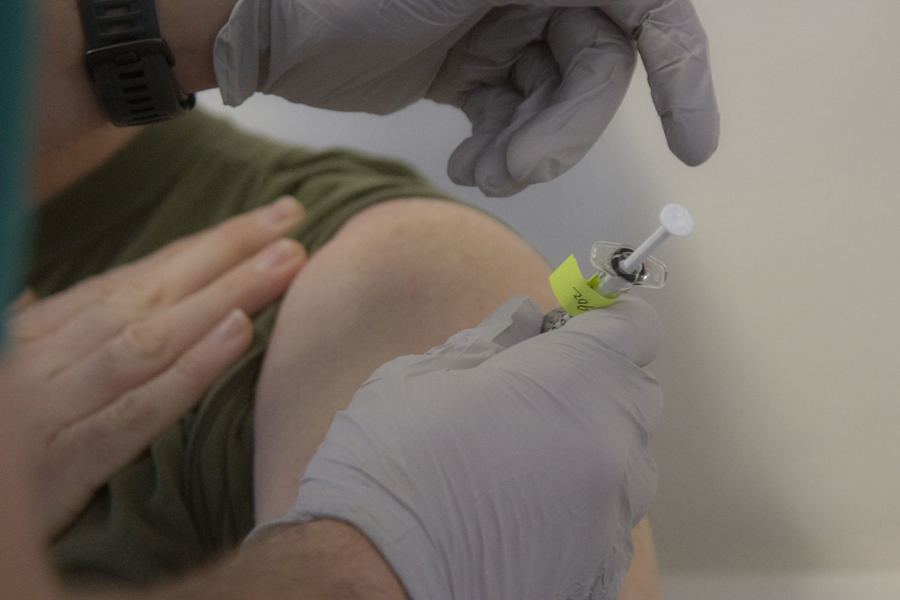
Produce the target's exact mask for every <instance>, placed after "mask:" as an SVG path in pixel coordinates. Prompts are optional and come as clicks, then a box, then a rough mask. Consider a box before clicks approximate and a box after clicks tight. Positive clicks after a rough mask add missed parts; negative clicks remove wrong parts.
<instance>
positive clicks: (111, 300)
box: [7, 199, 306, 537]
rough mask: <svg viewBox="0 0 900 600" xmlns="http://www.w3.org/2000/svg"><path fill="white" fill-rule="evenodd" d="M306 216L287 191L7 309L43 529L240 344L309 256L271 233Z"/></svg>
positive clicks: (52, 528)
mask: <svg viewBox="0 0 900 600" xmlns="http://www.w3.org/2000/svg"><path fill="white" fill-rule="evenodd" d="M302 216H303V209H302V206H301V205H300V204H299V203H298V202H297V201H295V200H293V199H290V200H286V201H284V202H281V203H277V204H276V205H272V206H270V207H267V208H263V209H260V210H257V211H254V212H251V213H248V214H245V215H242V216H238V217H234V218H232V219H230V220H229V221H226V222H225V223H223V224H222V225H219V226H218V227H216V228H214V229H211V230H209V231H207V232H203V233H200V234H197V235H194V236H191V237H189V238H186V239H184V240H180V241H178V242H175V243H173V244H170V245H169V246H167V247H166V248H163V249H162V250H160V251H158V252H156V253H155V254H152V255H150V256H148V257H147V258H145V259H142V260H140V261H138V262H136V263H133V264H129V265H125V266H122V267H119V268H117V269H114V270H112V271H110V272H108V273H105V274H103V275H98V276H96V277H93V278H90V279H87V280H85V281H84V282H82V283H80V284H78V285H76V286H74V287H72V288H71V289H68V290H65V291H63V292H60V293H58V294H55V295H53V296H50V297H48V298H45V299H42V300H36V299H33V298H32V299H31V300H30V301H28V300H25V301H21V302H20V303H19V306H15V307H13V309H12V312H13V315H12V318H11V323H10V329H11V332H12V338H13V349H14V352H12V353H11V356H10V357H8V359H7V360H8V361H9V362H10V365H9V372H10V373H11V375H12V377H11V381H12V382H14V383H15V384H16V386H17V387H18V388H20V389H19V391H18V393H19V394H21V397H26V398H29V403H28V407H27V409H28V410H27V413H26V415H25V417H26V419H25V420H26V421H27V422H26V423H25V425H24V427H25V428H26V430H27V436H26V438H27V440H28V442H29V444H30V445H29V448H28V449H29V450H30V452H31V459H32V472H33V475H34V479H35V482H36V485H35V487H36V491H37V494H36V500H37V501H36V506H35V508H36V512H37V513H38V516H39V518H40V521H41V523H40V525H41V527H42V530H43V533H44V534H45V536H46V537H52V536H53V535H54V534H56V533H57V532H59V531H60V530H61V529H63V528H64V527H65V526H66V525H67V524H68V523H69V522H70V520H71V519H72V518H73V517H74V516H75V515H77V514H78V512H79V511H80V510H81V509H82V508H83V506H84V504H85V503H86V502H87V501H88V500H89V499H90V498H91V495H92V494H93V493H94V491H95V490H96V489H97V488H99V487H100V486H101V485H103V483H105V482H106V481H107V480H108V478H109V477H110V476H111V475H112V474H113V473H115V472H116V471H117V470H118V469H119V468H121V467H122V466H124V465H125V464H127V463H128V462H129V461H130V460H131V459H133V458H134V457H135V456H136V455H138V454H139V453H140V452H141V451H143V450H144V448H146V447H147V445H148V444H149V443H150V441H151V440H152V439H153V437H154V436H155V435H156V434H157V433H159V432H160V431H162V430H163V429H165V428H166V427H168V426H169V425H170V424H172V423H173V422H175V421H176V420H177V419H178V418H180V417H181V416H182V415H183V414H184V413H185V412H186V411H187V410H188V409H190V408H191V407H192V406H193V405H194V404H195V403H196V402H197V401H198V400H200V398H201V397H202V396H203V393H204V392H205V391H206V388H207V387H208V386H209V385H210V384H211V383H212V381H213V380H214V379H215V378H216V377H217V376H218V375H219V374H221V373H222V372H223V371H224V370H225V369H227V368H228V367H229V366H230V365H231V364H232V363H233V362H234V361H235V360H237V358H238V357H240V355H241V353H243V352H244V350H246V349H247V347H248V346H249V345H250V342H251V340H252V339H253V329H252V325H251V323H250V321H249V319H248V318H247V314H253V313H255V312H257V311H258V310H260V309H261V308H263V307H264V306H266V305H267V304H269V303H270V302H272V301H273V300H275V299H276V298H278V296H280V295H281V294H282V293H283V292H284V290H285V289H287V286H288V285H290V283H291V282H292V281H293V279H294V276H295V275H296V274H297V272H298V271H299V270H300V268H301V267H302V265H303V264H304V262H305V256H306V254H305V252H304V251H303V248H302V247H301V246H300V245H299V244H298V243H297V242H295V241H293V240H280V241H275V240H277V239H278V238H279V237H280V236H282V235H284V234H286V233H287V232H289V231H290V230H291V229H292V228H293V227H294V226H296V225H297V223H298V222H299V221H300V220H301V218H302Z"/></svg>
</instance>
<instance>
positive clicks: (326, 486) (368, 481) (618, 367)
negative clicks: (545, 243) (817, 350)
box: [283, 296, 662, 600]
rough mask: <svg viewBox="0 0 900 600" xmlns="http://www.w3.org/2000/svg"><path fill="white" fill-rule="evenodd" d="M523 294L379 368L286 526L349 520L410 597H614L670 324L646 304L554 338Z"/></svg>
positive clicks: (646, 486) (625, 301)
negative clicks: (651, 366) (655, 370)
mask: <svg viewBox="0 0 900 600" xmlns="http://www.w3.org/2000/svg"><path fill="white" fill-rule="evenodd" d="M541 320H542V314H541V311H540V309H539V308H538V307H537V305H536V303H534V302H533V301H532V300H531V299H529V298H525V297H521V296H519V297H516V298H513V299H512V300H510V301H509V302H507V303H506V304H505V305H504V306H502V307H501V308H500V309H498V310H497V311H496V312H495V313H494V314H493V315H491V316H490V317H489V318H488V319H486V320H485V321H484V322H483V323H482V324H481V325H479V326H478V327H477V328H475V329H469V330H466V331H463V332H461V333H459V334H457V335H455V336H453V337H452V338H450V340H448V341H447V343H446V344H444V345H442V346H439V347H437V348H434V349H432V350H430V351H429V352H428V353H426V354H425V355H423V356H405V357H401V358H398V359H396V360H394V361H392V362H389V363H387V364H385V365H384V366H382V367H381V368H379V369H378V370H377V371H376V372H375V373H374V374H373V375H372V377H371V378H370V379H369V380H368V381H367V382H366V383H365V384H363V386H362V387H361V388H360V390H359V391H358V392H357V393H356V395H355V396H354V399H353V401H352V402H351V404H350V406H349V407H348V409H347V410H346V411H342V412H340V413H338V415H337V416H336V418H335V420H334V423H333V424H332V426H331V428H330V430H329V431H328V434H327V436H326V438H325V441H324V443H323V444H322V445H321V446H320V447H319V449H318V451H317V453H316V454H315V456H314V457H313V459H312V461H311V463H310V465H309V467H308V468H307V470H306V472H305V473H304V476H303V478H302V480H301V482H300V488H299V494H298V496H297V501H296V504H295V506H294V507H293V508H292V509H291V511H290V512H289V513H288V515H287V516H286V517H285V518H284V519H283V521H306V520H311V519H317V518H334V519H339V520H343V521H346V522H348V523H350V524H352V525H354V526H355V527H357V528H358V529H360V530H361V531H362V532H363V533H364V534H365V535H366V536H367V537H368V538H369V539H371V540H372V542H373V543H374V544H375V545H376V546H377V547H378V549H379V551H380V552H381V553H382V554H383V555H384V556H385V558H386V559H387V561H388V562H389V563H390V564H391V566H392V567H393V569H394V571H395V572H396V573H397V575H398V577H399V578H400V579H401V581H402V582H403V584H404V586H405V587H406V590H407V592H408V594H409V596H410V597H411V598H413V599H414V600H415V599H420V598H437V599H442V600H443V599H450V598H466V599H468V600H478V599H482V598H484V599H487V598H518V599H520V600H531V599H534V600H546V598H587V597H591V598H597V599H600V598H609V599H612V598H615V597H616V595H617V593H618V591H619V587H620V586H621V583H622V579H623V577H624V575H625V573H626V571H627V570H628V566H629V563H630V560H631V557H632V552H633V547H632V541H631V530H632V528H633V527H634V526H635V525H637V523H638V522H639V521H640V520H641V518H642V517H643V516H644V514H645V512H646V510H647V507H648V505H649V503H650V499H651V497H652V495H653V493H654V491H655V488H656V468H655V463H654V461H653V459H652V457H651V456H650V452H649V449H648V446H647V444H648V438H649V435H650V431H651V430H652V429H653V427H654V426H655V424H656V422H657V420H658V418H659V416H660V412H661V409H662V397H661V393H660V390H659V387H658V385H657V383H656V381H655V379H654V378H653V377H652V376H651V375H649V374H648V373H647V372H646V371H644V370H643V369H642V367H643V366H644V365H646V364H647V363H649V362H650V361H651V360H652V359H653V357H654V356H655V354H656V351H657V346H658V344H659V341H660V336H661V325H660V322H659V318H658V316H657V315H656V313H655V312H654V311H653V310H652V309H651V308H650V307H649V306H648V305H647V304H646V303H644V302H642V301H641V300H639V299H637V298H634V297H623V298H622V299H621V300H620V301H619V302H618V303H617V304H615V305H614V306H612V307H609V308H605V309H602V310H596V311H592V312H590V313H587V314H584V315H580V316H578V317H576V318H575V319H572V320H571V321H570V322H569V323H568V324H567V325H566V326H565V327H563V328H561V329H559V330H556V331H551V332H548V333H545V334H540V335H538V333H539V332H540V327H541Z"/></svg>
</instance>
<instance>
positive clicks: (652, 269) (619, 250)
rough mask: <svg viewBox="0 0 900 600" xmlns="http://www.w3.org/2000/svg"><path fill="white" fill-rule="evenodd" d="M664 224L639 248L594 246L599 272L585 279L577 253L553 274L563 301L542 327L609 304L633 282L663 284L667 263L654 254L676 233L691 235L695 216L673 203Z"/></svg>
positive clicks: (553, 326)
mask: <svg viewBox="0 0 900 600" xmlns="http://www.w3.org/2000/svg"><path fill="white" fill-rule="evenodd" d="M659 221H660V226H659V228H658V229H657V230H656V231H654V232H653V234H652V235H651V236H650V237H648V238H647V239H646V240H644V243H642V244H641V245H640V246H638V247H637V249H633V248H631V247H630V246H625V245H622V244H615V243H611V242H597V243H596V244H594V245H593V247H591V264H593V265H594V267H595V268H596V269H597V272H596V273H595V274H594V276H593V277H591V278H590V279H587V280H585V279H584V277H583V276H582V275H581V271H580V270H579V269H578V263H577V262H576V261H575V257H574V256H570V257H569V258H568V259H567V260H566V261H565V262H564V263H563V264H562V265H561V266H560V267H559V268H558V269H557V270H556V271H554V272H553V275H551V276H550V285H551V286H552V287H553V291H554V293H555V294H556V297H557V299H559V303H560V305H561V307H560V308H556V309H554V310H551V311H550V312H548V313H547V314H546V315H544V323H543V327H542V329H541V331H549V330H551V329H558V328H560V327H562V326H563V325H565V324H566V322H567V321H568V320H569V319H571V318H572V317H573V316H575V315H578V314H581V313H583V312H588V311H591V310H594V309H596V308H603V307H604V306H609V305H610V304H612V303H613V302H615V301H616V298H618V297H619V295H620V294H624V293H625V292H627V291H628V290H630V289H631V288H632V287H633V286H636V285H639V286H643V287H648V288H661V287H662V286H663V285H665V283H666V277H667V271H666V265H664V264H663V263H662V262H660V261H659V260H657V259H656V258H653V257H652V256H650V253H651V252H653V251H654V250H656V249H657V248H658V247H659V246H660V244H662V243H663V242H664V241H666V240H667V239H668V238H669V237H670V236H672V235H678V236H682V235H687V234H689V233H690V232H691V230H692V229H693V227H694V219H693V217H691V213H689V212H688V210H687V209H686V208H684V207H683V206H681V205H679V204H669V205H667V206H666V207H664V208H663V209H662V212H661V213H660V215H659Z"/></svg>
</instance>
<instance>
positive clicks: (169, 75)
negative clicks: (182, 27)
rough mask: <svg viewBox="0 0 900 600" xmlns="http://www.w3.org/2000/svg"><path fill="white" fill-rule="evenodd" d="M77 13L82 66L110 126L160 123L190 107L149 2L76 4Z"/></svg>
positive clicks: (88, 1) (81, 0) (89, 0)
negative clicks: (81, 31)
mask: <svg viewBox="0 0 900 600" xmlns="http://www.w3.org/2000/svg"><path fill="white" fill-rule="evenodd" d="M78 8H79V10H80V12H81V25H82V28H83V29H84V37H85V40H86V42H87V52H86V53H85V55H84V62H85V64H86V65H87V68H88V72H89V73H90V76H91V78H92V79H93V80H94V83H95V85H96V87H97V92H98V93H99V95H100V100H101V102H102V104H103V107H104V108H105V109H106V112H107V114H108V115H109V119H110V121H112V122H113V124H114V125H118V126H119V127H125V126H128V125H144V124H146V123H155V122H156V121H165V120H167V119H171V118H173V117H178V116H180V115H183V114H184V113H185V112H187V111H188V110H190V109H191V108H193V107H194V104H195V102H196V99H195V98H194V95H193V94H188V93H186V92H185V91H184V90H183V89H182V87H181V86H180V85H179V83H178V81H176V79H175V74H174V73H173V71H172V67H173V66H175V58H174V57H173V56H172V52H171V50H169V46H168V44H166V42H165V40H163V39H162V38H161V37H160V32H159V23H158V21H157V19H156V6H155V5H154V4H153V0H78Z"/></svg>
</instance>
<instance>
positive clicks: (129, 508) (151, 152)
mask: <svg viewBox="0 0 900 600" xmlns="http://www.w3.org/2000/svg"><path fill="white" fill-rule="evenodd" d="M284 194H291V195H293V196H294V197H296V198H297V199H298V200H299V201H300V202H302V203H303V204H304V206H305V207H306V211H307V216H306V219H305V221H304V222H303V223H302V224H301V225H300V226H299V227H298V229H297V231H296V232H295V236H294V237H296V239H297V240H299V241H300V242H301V243H303V244H304V246H305V247H306V248H307V250H308V251H309V252H310V253H314V252H315V251H316V250H318V249H319V248H320V247H321V246H322V245H323V244H325V243H326V242H327V241H328V240H329V239H330V238H331V237H332V236H333V235H334V234H335V232H337V230H338V229H339V228H340V227H341V225H342V224H343V223H345V222H346V221H347V220H348V219H349V218H350V217H351V216H353V215H354V214H357V213H359V212H360V211H362V210H364V209H365V208H367V207H369V206H372V205H373V204H376V203H378V202H382V201H385V200H390V199H397V198H411V197H426V198H443V199H449V198H448V197H447V196H446V195H445V194H443V193H441V192H439V191H437V190H435V189H434V188H433V187H431V186H430V185H429V184H428V183H427V182H425V181H424V180H423V179H422V178H421V177H420V176H418V175H417V174H416V173H414V172H413V171H411V170H409V169H408V168H407V167H404V166H402V165H400V164H398V163H395V162H391V161H385V160H379V159H375V158H369V157H364V156H361V155H358V154H354V153H351V152H345V151H332V152H311V151H307V150H302V149H297V148H290V147H285V146H282V145H278V144H275V143H272V142H270V141H266V140H262V139H260V138H257V137H254V136H251V135H248V134H246V133H243V132H240V131H238V130H237V129H235V128H234V127H232V126H231V125H229V124H228V123H226V122H224V121H221V120H217V119H214V118H212V117H210V116H208V115H205V114H203V113H201V112H199V111H195V112H193V113H192V114H191V115H190V116H188V117H185V118H182V119H178V120H175V121H171V122H168V123H164V124H160V125H154V126H151V127H148V128H146V129H145V130H144V131H143V132H141V133H140V134H139V135H138V136H137V137H136V138H135V139H134V140H133V141H132V142H131V143H130V144H129V145H128V146H127V147H125V148H124V149H122V150H121V151H120V152H118V153H117V154H116V155H114V156H113V157H112V158H111V159H110V160H108V161H107V162H106V163H105V164H104V165H103V166H102V167H100V168H99V169H97V170H96V171H94V172H93V173H91V174H90V175H88V176H87V177H85V178H83V179H82V180H80V181H79V182H78V183H76V184H75V185H74V186H72V187H71V188H70V189H69V190H67V191H65V192H64V193H62V194H61V195H60V196H58V197H56V198H55V199H53V200H52V201H51V202H50V203H48V204H47V205H46V207H45V208H44V209H42V211H41V212H40V214H39V215H38V220H37V231H36V249H35V254H34V258H33V260H32V265H31V271H30V276H29V283H30V285H31V286H32V288H33V289H34V290H35V291H36V292H37V294H38V295H39V296H44V295H47V294H52V293H54V292H57V291H59V290H62V289H65V288H67V287H69V286H71V285H72V284H74V283H76V282H77V281H79V280H81V279H84V278H85V277H88V276H91V275H94V274H97V273H101V272H103V271H106V270H107V269H109V268H111V267H114V266H116V265H121V264H123V263H128V262H131V261H134V260H136V259H139V258H141V257H143V256H145V255H147V254H149V253H152V252H153V251H154V250H157V249H159V248H161V247H162V246H164V245H166V244H167V243H169V242H171V241H173V240H176V239H178V238H181V237H183V236H186V235H190V234H192V233H195V232H197V231H200V230H203V229H206V228H208V227H211V226H213V225H215V224H217V223H220V222H222V221H224V220H226V219H228V218H229V217H231V216H233V215H236V214H238V213H242V212H245V211H248V210H251V209H254V208H256V207H259V206H261V205H264V204H267V203H269V202H271V201H272V200H274V199H276V198H278V197H279V196H281V195H284ZM276 311H277V303H275V304H273V305H271V306H269V307H268V308H267V309H265V310H264V311H262V312H261V313H260V314H259V315H257V316H256V318H255V319H254V328H255V335H256V337H255V340H254V343H253V346H252V347H251V348H250V349H249V350H248V351H247V352H246V353H245V354H244V356H243V357H242V358H241V359H240V360H239V361H238V362H237V363H236V364H235V365H233V366H232V367H231V369H230V370H229V371H228V372H226V373H225V374H224V375H222V376H221V377H220V378H219V379H218V380H217V381H216V382H215V383H214V384H213V386H212V387H211V388H210V389H209V390H208V392H207V393H206V395H205V397H204V398H203V399H202V401H201V402H200V404H199V405H198V407H197V409H195V410H193V411H191V412H190V413H189V414H188V415H187V416H185V417H184V418H183V419H182V420H181V421H180V422H179V423H177V424H176V425H173V426H172V427H170V428H168V429H167V430H165V431H164V432H162V433H161V434H160V435H158V436H157V437H156V439H155V440H154V441H153V443H152V444H151V446H150V447H149V448H148V449H147V451H146V452H144V454H143V455H141V456H140V457H139V458H138V459H137V460H135V461H134V462H133V463H131V464H130V465H128V466H126V467H125V468H123V469H122V470H121V471H119V472H118V473H117V474H116V475H115V476H114V477H112V479H111V480H110V481H109V483H108V484H107V485H106V486H104V487H103V488H102V489H101V490H100V491H99V492H98V493H97V494H96V496H95V497H94V499H93V501H92V502H91V503H90V505H89V506H88V507H87V508H86V509H85V511H84V512H83V513H82V514H81V516H80V517H79V518H78V519H77V521H76V522H75V523H74V524H73V525H72V526H71V527H70V528H69V529H68V530H67V531H66V532H64V533H63V534H62V535H61V536H60V538H59V539H58V540H57V541H56V542H55V544H54V546H53V557H54V560H55V562H56V565H57V566H58V568H59V569H60V571H61V572H62V574H63V575H64V576H65V577H66V578H70V579H78V580H81V579H89V580H95V579H100V580H114V581H115V580H117V581H122V582H129V583H138V584H140V583H149V582H154V581H159V580H160V579H163V578H166V577H171V576H175V575H177V574H178V573H180V572H183V571H185V570H187V569H189V568H191V567H194V566H196V565H198V564H200V563H202V562H204V561H207V560H209V559H210V558H211V557H213V556H215V555H216V554H217V553H220V552H222V551H224V550H225V549H227V548H229V547H232V546H234V545H235V544H237V543H238V542H240V540H241V539H242V538H243V537H244V536H245V535H246V534H247V533H248V532H249V531H250V529H251V528H252V527H253V489H252V455H253V432H252V420H253V399H254V390H255V385H256V380H257V377H258V374H259V369H260V366H261V363H262V357H263V354H264V351H265V348H266V345H267V343H268V338H269V334H270V332H271V328H272V325H273V322H274V318H275V314H276Z"/></svg>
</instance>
